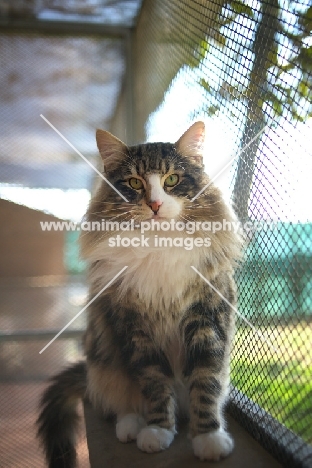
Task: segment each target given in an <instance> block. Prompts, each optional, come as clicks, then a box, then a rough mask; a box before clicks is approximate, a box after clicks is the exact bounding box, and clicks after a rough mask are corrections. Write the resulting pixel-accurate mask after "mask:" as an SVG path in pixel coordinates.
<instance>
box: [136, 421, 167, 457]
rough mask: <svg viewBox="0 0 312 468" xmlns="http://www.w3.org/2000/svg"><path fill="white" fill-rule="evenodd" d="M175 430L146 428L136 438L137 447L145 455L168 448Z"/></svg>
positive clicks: (156, 427)
mask: <svg viewBox="0 0 312 468" xmlns="http://www.w3.org/2000/svg"><path fill="white" fill-rule="evenodd" d="M174 434H175V430H174V429H173V430H168V429H163V428H162V427H158V426H147V427H144V429H142V430H141V432H140V433H139V435H138V437H137V446H138V447H139V449H140V450H142V451H143V452H147V453H153V452H160V451H161V450H165V449H166V448H168V447H169V445H170V444H171V442H172V441H173V439H174Z"/></svg>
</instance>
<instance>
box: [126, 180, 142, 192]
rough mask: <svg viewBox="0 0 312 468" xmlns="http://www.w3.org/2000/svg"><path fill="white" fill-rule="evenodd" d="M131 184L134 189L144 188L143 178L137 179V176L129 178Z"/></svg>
mask: <svg viewBox="0 0 312 468" xmlns="http://www.w3.org/2000/svg"><path fill="white" fill-rule="evenodd" d="M129 185H130V187H131V188H133V189H134V190H141V188H143V182H142V180H140V179H136V178H135V177H131V179H129Z"/></svg>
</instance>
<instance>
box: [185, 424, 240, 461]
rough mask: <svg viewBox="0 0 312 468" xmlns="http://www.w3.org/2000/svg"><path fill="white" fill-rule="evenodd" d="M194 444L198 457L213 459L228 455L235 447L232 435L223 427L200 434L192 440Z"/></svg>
mask: <svg viewBox="0 0 312 468" xmlns="http://www.w3.org/2000/svg"><path fill="white" fill-rule="evenodd" d="M192 445H193V450H194V454H195V456H196V457H198V458H200V459H201V460H213V461H218V460H220V458H224V457H227V456H228V455H229V454H230V453H231V452H232V450H233V448H234V442H233V440H232V438H231V436H230V435H229V434H228V433H227V432H225V431H224V430H223V429H218V430H217V431H213V432H208V433H206V434H199V435H198V436H196V437H194V439H193V440H192Z"/></svg>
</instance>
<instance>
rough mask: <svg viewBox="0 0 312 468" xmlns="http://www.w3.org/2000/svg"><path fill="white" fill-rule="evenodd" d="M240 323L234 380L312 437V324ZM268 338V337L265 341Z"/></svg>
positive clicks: (254, 398)
mask: <svg viewBox="0 0 312 468" xmlns="http://www.w3.org/2000/svg"><path fill="white" fill-rule="evenodd" d="M258 332H260V333H261V334H262V335H263V339H261V338H260V337H259V336H258V335H257V334H255V332H254V331H253V330H252V329H250V328H248V327H247V328H238V330H237V332H236V337H235V342H234V346H233V351H232V364H231V368H232V373H231V379H232V383H233V385H234V386H236V387H237V388H238V389H239V390H240V391H242V392H243V393H245V394H246V395H247V396H248V397H249V398H251V400H252V401H254V402H255V403H257V404H258V405H260V406H261V407H262V408H264V409H265V410H267V411H268V412H269V413H270V414H271V415H272V416H273V417H275V418H276V419H277V420H278V421H280V422H281V423H283V424H284V425H285V426H286V427H288V428H289V429H291V430H292V431H294V432H295V433H296V434H298V435H300V436H301V437H302V438H303V439H304V440H305V441H306V442H308V443H312V426H311V418H312V379H311V376H312V357H311V343H312V324H311V323H300V324H297V325H285V326H282V325H280V326H277V327H267V328H265V327H262V328H260V329H258ZM265 340H267V341H265Z"/></svg>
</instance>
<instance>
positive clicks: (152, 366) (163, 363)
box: [122, 312, 176, 453]
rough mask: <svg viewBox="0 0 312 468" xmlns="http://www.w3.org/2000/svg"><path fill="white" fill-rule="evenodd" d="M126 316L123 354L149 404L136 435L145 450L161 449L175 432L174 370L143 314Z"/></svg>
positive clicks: (129, 371)
mask: <svg viewBox="0 0 312 468" xmlns="http://www.w3.org/2000/svg"><path fill="white" fill-rule="evenodd" d="M127 317H131V321H130V320H129V321H128V322H127V326H126V327H125V330H126V332H127V336H126V337H124V340H122V341H123V353H122V354H123V356H125V364H126V367H127V370H128V374H129V375H131V376H133V378H134V379H135V381H136V382H137V383H138V385H139V387H140V393H141V395H143V398H144V401H145V406H146V414H145V419H146V427H144V428H143V429H141V431H140V432H139V434H138V435H137V446H138V447H139V449H141V450H142V451H144V452H148V453H152V452H158V451H160V450H164V449H166V448H167V447H169V445H170V444H171V442H172V441H173V439H174V435H175V433H176V431H175V396H174V390H173V372H172V369H171V367H170V364H169V362H168V359H167V357H166V356H165V354H164V353H163V351H162V350H161V349H159V348H157V347H156V345H155V341H154V340H153V339H152V337H150V336H149V335H148V334H147V332H145V331H144V324H142V320H143V317H142V315H141V314H136V313H134V312H131V315H130V313H129V312H128V314H127Z"/></svg>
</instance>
